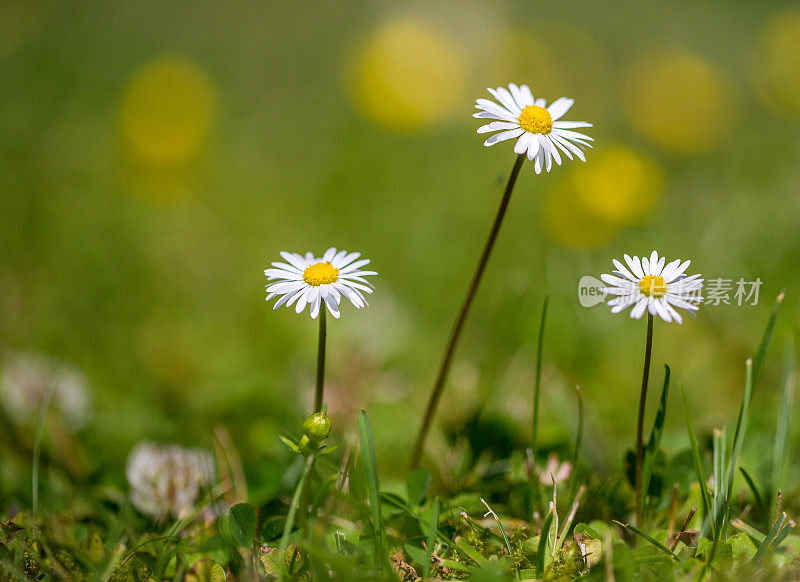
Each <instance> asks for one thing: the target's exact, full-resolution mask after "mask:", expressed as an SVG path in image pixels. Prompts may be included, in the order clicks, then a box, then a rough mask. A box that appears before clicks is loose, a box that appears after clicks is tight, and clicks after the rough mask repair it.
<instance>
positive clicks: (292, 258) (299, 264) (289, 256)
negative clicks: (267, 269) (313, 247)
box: [273, 252, 308, 271]
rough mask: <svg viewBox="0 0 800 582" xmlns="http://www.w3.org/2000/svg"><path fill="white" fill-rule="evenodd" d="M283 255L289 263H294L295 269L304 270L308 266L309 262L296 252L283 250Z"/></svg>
mask: <svg viewBox="0 0 800 582" xmlns="http://www.w3.org/2000/svg"><path fill="white" fill-rule="evenodd" d="M281 256H282V257H283V259H284V260H285V261H286V262H287V263H289V264H290V265H292V266H293V267H294V268H295V269H300V270H301V271H302V270H303V269H305V268H306V267H307V266H308V264H307V262H306V261H305V260H304V259H303V257H301V256H300V255H297V254H294V253H287V252H282V253H281ZM273 264H274V263H273Z"/></svg>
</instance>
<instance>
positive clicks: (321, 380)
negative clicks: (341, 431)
mask: <svg viewBox="0 0 800 582" xmlns="http://www.w3.org/2000/svg"><path fill="white" fill-rule="evenodd" d="M325 312H326V308H325V305H324V304H323V305H322V307H321V308H320V310H319V343H318V344H317V389H316V391H315V392H314V412H315V413H316V412H319V411H320V410H322V392H323V389H324V386H325V336H326V334H327V322H326V320H325Z"/></svg>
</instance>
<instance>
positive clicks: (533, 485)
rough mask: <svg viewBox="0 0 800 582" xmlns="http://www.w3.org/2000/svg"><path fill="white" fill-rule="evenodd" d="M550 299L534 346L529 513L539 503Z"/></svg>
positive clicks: (544, 308)
mask: <svg viewBox="0 0 800 582" xmlns="http://www.w3.org/2000/svg"><path fill="white" fill-rule="evenodd" d="M549 300H550V297H549V296H548V295H545V296H544V301H543V302H542V319H541V320H540V321H539V340H538V343H537V346H536V376H535V377H534V381H533V418H532V421H531V463H532V465H533V466H532V467H531V475H530V482H529V486H530V495H531V515H533V512H534V511H536V509H537V507H538V505H539V497H540V496H539V479H538V476H537V475H536V446H537V435H538V434H539V392H540V389H541V385H542V345H543V342H544V322H545V318H546V317H547V304H548V302H549Z"/></svg>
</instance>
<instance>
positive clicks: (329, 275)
mask: <svg viewBox="0 0 800 582" xmlns="http://www.w3.org/2000/svg"><path fill="white" fill-rule="evenodd" d="M360 256H361V253H349V254H348V252H347V251H337V250H336V247H331V248H329V249H328V250H327V251H325V253H324V254H323V255H322V257H319V258H318V257H315V256H314V254H313V253H306V254H305V256H303V255H300V254H297V253H287V252H282V253H281V257H283V259H284V260H285V261H286V262H285V263H280V262H276V263H272V266H273V267H274V268H272V269H267V270H265V271H264V274H265V275H266V276H267V280H268V281H272V283H270V284H269V285H267V294H268V295H267V301H269V300H270V299H272V298H273V297H275V296H278V295H280V296H281V298H280V299H278V300H277V301H276V302H275V306H274V307H273V309H278V307H280V306H281V305H283V304H284V303H285V304H286V306H287V307H291V306H292V305H293V304H295V311H296V312H297V313H301V312H302V311H303V310H304V309H305V308H306V306H307V305H308V306H309V308H310V311H311V318H312V319H316V318H317V316H318V315H319V310H320V306H321V305H322V302H323V301H324V302H325V306H326V307H327V308H328V311H330V313H331V315H333V316H334V317H336V318H337V319H338V317H339V303H340V301H341V300H342V296H345V297H347V298H348V299H349V300H350V302H351V303H352V304H353V305H355V306H356V307H357V308H359V309H360V308H362V307H365V306H366V305H368V304H367V301H366V299H364V295H363V294H362V292H364V293H372V285H371V284H370V283H369V282H368V281H367V280H366V279H364V277H365V276H367V275H377V273H376V272H375V271H362V270H361V267H363V266H364V265H366V264H368V263H369V259H361V260H357V259H358V258H359V257H360Z"/></svg>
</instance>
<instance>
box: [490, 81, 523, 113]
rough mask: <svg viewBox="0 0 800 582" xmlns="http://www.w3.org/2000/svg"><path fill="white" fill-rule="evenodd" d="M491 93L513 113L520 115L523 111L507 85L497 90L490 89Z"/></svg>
mask: <svg viewBox="0 0 800 582" xmlns="http://www.w3.org/2000/svg"><path fill="white" fill-rule="evenodd" d="M489 93H491V94H492V95H494V97H495V99H497V100H498V101H499V102H500V103H502V104H503V107H505V108H506V109H508V110H509V111H510V112H511V113H514V114H516V115H519V114H520V113H521V112H522V108H521V107H520V106H519V105H517V104H516V102H515V101H514V98H513V97H512V96H511V92H510V91H509V90H508V89H506V88H505V87H498V88H497V89H495V90H492V89H489Z"/></svg>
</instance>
